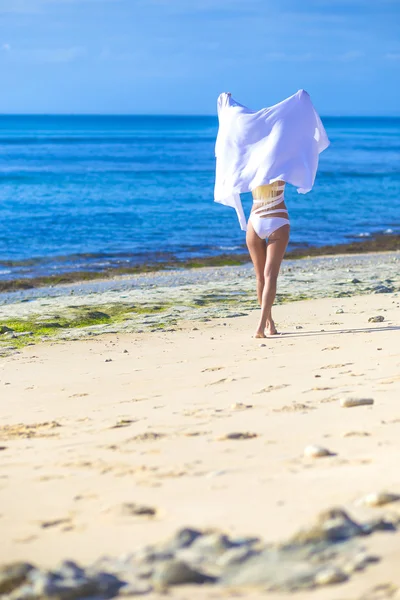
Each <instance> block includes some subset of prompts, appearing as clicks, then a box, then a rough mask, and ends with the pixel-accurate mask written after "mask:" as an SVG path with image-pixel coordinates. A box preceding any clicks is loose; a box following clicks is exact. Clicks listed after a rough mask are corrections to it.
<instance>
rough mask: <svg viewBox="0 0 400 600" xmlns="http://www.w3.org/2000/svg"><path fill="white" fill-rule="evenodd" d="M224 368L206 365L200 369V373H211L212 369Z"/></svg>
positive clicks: (219, 369)
mask: <svg viewBox="0 0 400 600" xmlns="http://www.w3.org/2000/svg"><path fill="white" fill-rule="evenodd" d="M222 369H225V367H207V368H206V369H202V370H201V372H202V373H211V372H212V371H221V370H222Z"/></svg>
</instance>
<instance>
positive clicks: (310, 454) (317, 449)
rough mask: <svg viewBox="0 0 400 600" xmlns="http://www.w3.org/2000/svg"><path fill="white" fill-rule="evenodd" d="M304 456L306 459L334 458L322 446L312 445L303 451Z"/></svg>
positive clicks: (332, 454)
mask: <svg viewBox="0 0 400 600" xmlns="http://www.w3.org/2000/svg"><path fill="white" fill-rule="evenodd" d="M304 456H305V457H306V458H322V457H323V456H334V453H333V452H331V451H330V450H328V449H327V448H324V447H323V446H314V445H312V446H307V447H306V448H305V449H304Z"/></svg>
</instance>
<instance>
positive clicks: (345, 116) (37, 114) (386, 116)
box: [0, 112, 400, 119]
mask: <svg viewBox="0 0 400 600" xmlns="http://www.w3.org/2000/svg"><path fill="white" fill-rule="evenodd" d="M0 117H164V118H165V117H167V118H170V117H171V118H172V117H188V118H198V117H215V118H217V114H216V113H206V114H205V113H198V114H189V113H90V112H82V113H80V112H61V113H58V112H54V113H53V112H33V113H29V112H27V113H22V112H18V113H11V112H10V113H8V112H5V113H2V112H0ZM331 118H335V119H354V118H358V119H360V118H362V119H393V118H395V119H398V118H400V113H398V114H383V115H382V114H381V115H373V114H330V115H321V119H331Z"/></svg>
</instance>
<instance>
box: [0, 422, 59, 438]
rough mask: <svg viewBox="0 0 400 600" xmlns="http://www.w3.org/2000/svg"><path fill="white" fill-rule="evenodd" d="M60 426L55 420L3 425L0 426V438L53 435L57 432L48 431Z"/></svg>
mask: <svg viewBox="0 0 400 600" xmlns="http://www.w3.org/2000/svg"><path fill="white" fill-rule="evenodd" d="M58 427H61V425H60V423H58V422H57V421H46V422H45V423H31V424H29V425H27V424H25V423H17V424H16V425H3V426H1V427H0V439H5V440H14V439H18V438H33V437H37V438H38V437H55V436H58V434H57V433H49V431H50V430H52V429H56V428H58Z"/></svg>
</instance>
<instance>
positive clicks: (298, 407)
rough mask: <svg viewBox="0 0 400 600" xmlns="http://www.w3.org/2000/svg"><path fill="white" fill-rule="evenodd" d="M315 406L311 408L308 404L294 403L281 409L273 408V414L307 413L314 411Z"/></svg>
mask: <svg viewBox="0 0 400 600" xmlns="http://www.w3.org/2000/svg"><path fill="white" fill-rule="evenodd" d="M315 409H316V406H311V405H308V404H302V403H301V402H294V403H293V404H290V405H287V404H286V405H285V406H282V407H281V408H274V409H273V412H284V413H285V412H286V413H287V412H301V411H308V410H315Z"/></svg>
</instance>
